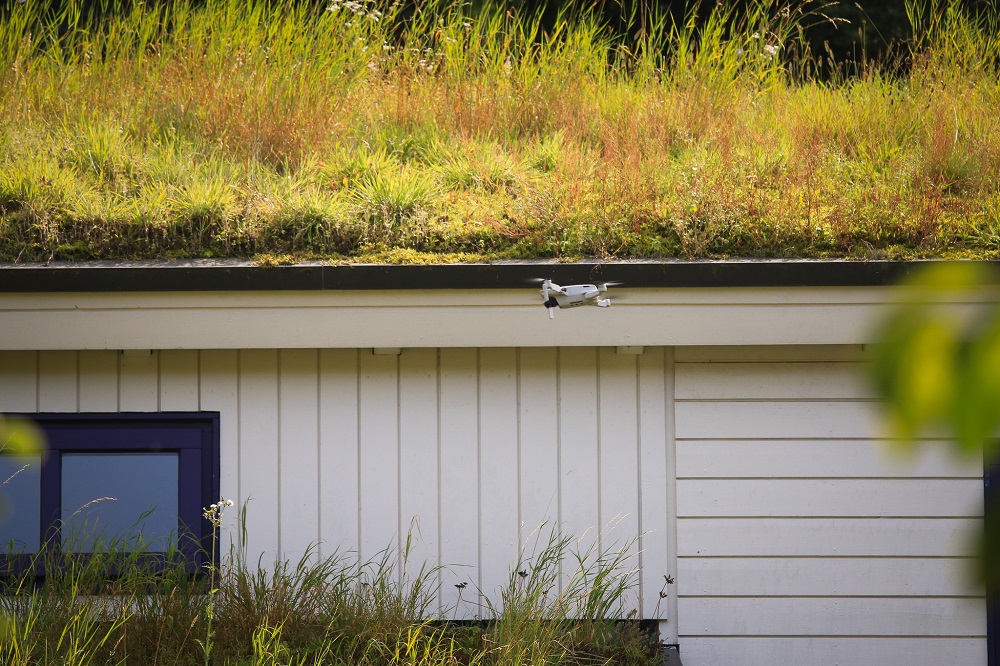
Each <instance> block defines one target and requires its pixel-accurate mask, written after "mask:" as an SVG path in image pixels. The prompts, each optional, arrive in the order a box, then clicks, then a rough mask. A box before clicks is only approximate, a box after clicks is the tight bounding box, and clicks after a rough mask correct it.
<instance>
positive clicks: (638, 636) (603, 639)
mask: <svg viewBox="0 0 1000 666" xmlns="http://www.w3.org/2000/svg"><path fill="white" fill-rule="evenodd" d="M221 511H222V509H219V508H212V509H211V510H206V518H207V519H209V520H213V524H215V520H216V519H218V520H219V521H220V522H221ZM243 516H244V524H245V513H244V514H243ZM217 527H218V525H217ZM543 541H544V540H543ZM572 545H573V543H572V540H571V539H569V538H566V537H562V536H560V535H558V534H555V533H553V534H552V535H551V538H550V539H549V540H548V543H547V544H545V543H543V544H542V547H541V549H540V551H539V552H537V553H534V554H532V556H530V557H527V556H526V557H525V558H524V559H522V560H521V561H519V562H518V563H517V565H516V566H515V567H513V568H512V570H511V574H510V582H509V584H508V585H507V586H506V587H505V588H504V589H502V590H501V591H500V597H499V599H496V600H495V601H491V600H490V599H489V598H487V597H486V596H484V597H482V601H481V603H482V608H483V609H484V612H483V613H482V614H481V616H482V617H484V618H486V617H488V618H491V619H490V620H489V621H483V622H477V623H456V622H450V621H449V620H451V619H452V618H453V617H454V614H455V611H448V612H445V613H443V615H442V616H441V617H438V618H437V619H428V618H434V617H435V613H436V612H438V611H437V609H438V599H439V595H440V597H441V599H442V600H443V603H444V604H446V605H447V606H451V607H457V606H458V605H459V604H460V603H461V602H462V599H463V597H462V596H461V595H462V593H463V590H462V589H457V590H455V589H452V590H443V589H441V587H440V584H439V581H440V578H439V575H438V574H439V573H440V569H438V568H434V567H427V566H423V567H421V568H420V570H419V571H417V572H416V573H412V572H410V571H409V569H408V562H407V559H408V558H407V552H408V548H409V546H408V545H407V547H405V548H404V551H403V552H402V553H398V552H395V551H393V550H390V549H387V550H384V551H383V552H381V553H379V554H377V555H376V556H375V557H374V558H372V559H370V560H368V561H359V560H358V558H357V557H356V555H354V554H351V553H340V554H334V555H332V556H329V557H325V558H321V557H319V556H318V555H317V553H316V552H315V551H314V550H311V551H309V552H307V553H305V554H304V555H303V556H302V558H301V559H300V560H298V561H297V562H279V563H278V564H276V565H275V566H274V567H273V568H267V569H265V568H263V567H261V566H260V565H259V564H254V563H251V562H247V561H246V559H245V558H244V557H242V556H241V555H240V554H239V553H241V552H242V550H241V549H239V548H236V549H234V550H233V551H232V552H233V553H234V554H233V555H232V556H231V557H230V558H229V559H228V560H227V561H225V562H224V563H223V565H222V566H221V567H219V568H217V569H216V568H212V567H209V573H208V574H206V575H204V576H199V577H192V576H191V575H190V570H189V568H188V567H186V566H184V565H183V563H182V562H180V561H178V560H177V559H176V558H174V557H172V556H170V555H169V554H168V555H167V556H166V557H162V556H161V557H159V558H158V559H157V560H150V559H149V557H148V556H145V557H144V556H142V555H140V554H137V553H136V552H135V549H134V544H125V543H111V544H109V545H108V546H106V547H105V548H103V549H102V550H101V551H100V552H97V553H95V554H93V555H86V556H83V555H73V554H64V555H62V556H59V555H57V554H53V553H50V554H48V555H43V556H39V557H38V558H36V561H35V564H36V565H40V564H44V567H45V570H46V571H47V573H48V575H47V577H46V578H45V580H44V582H43V583H37V582H36V581H35V578H34V576H33V575H31V572H30V570H29V572H27V573H22V574H20V575H8V576H7V577H5V578H2V579H0V619H3V620H5V622H4V623H3V624H0V630H2V631H0V636H2V639H3V640H0V660H2V661H3V663H4V664H10V665H12V666H28V665H29V664H30V665H35V664H38V665H43V666H44V665H48V664H53V665H55V664H59V665H61V666H65V665H67V664H68V665H74V666H77V665H78V666H84V665H86V664H141V665H142V666H147V665H154V666H158V665H160V664H163V665H168V664H169V665H172V666H189V665H194V664H205V665H206V666H207V665H209V664H231V665H233V666H238V665H247V666H249V665H251V664H252V665H255V666H278V665H279V664H280V665H282V666H289V665H295V666H307V665H317V666H318V665H330V666H465V665H479V666H517V665H519V664H523V665H525V666H527V665H531V666H558V665H566V666H583V665H585V664H586V665H591V664H592V665H595V666H596V665H600V664H609V663H614V664H619V665H621V666H655V665H656V664H658V663H659V657H658V654H659V653H658V641H657V639H656V637H655V636H653V635H650V634H649V633H648V632H646V631H644V630H643V629H641V628H640V627H639V625H638V623H637V622H634V621H630V620H628V619H627V618H625V617H623V613H624V610H623V602H624V600H625V599H626V598H627V597H629V596H630V595H632V592H633V588H634V586H635V583H636V571H635V570H634V569H633V568H630V566H631V564H632V558H633V557H634V555H635V552H636V549H635V543H634V542H633V543H628V544H626V545H625V546H624V547H623V548H622V549H621V550H607V551H602V552H596V551H590V552H583V553H580V552H576V551H574V550H573V549H572V548H571V546H572ZM165 562H166V564H164V563H165ZM154 565H156V566H154ZM462 587H464V585H463V586H462ZM464 592H465V597H464V599H465V602H466V604H467V605H470V606H471V605H475V602H476V601H478V599H477V592H476V591H475V590H474V589H472V588H470V589H468V590H464ZM449 595H450V599H449ZM470 597H471V599H472V601H470ZM570 618H572V619H570ZM11 620H12V621H11Z"/></svg>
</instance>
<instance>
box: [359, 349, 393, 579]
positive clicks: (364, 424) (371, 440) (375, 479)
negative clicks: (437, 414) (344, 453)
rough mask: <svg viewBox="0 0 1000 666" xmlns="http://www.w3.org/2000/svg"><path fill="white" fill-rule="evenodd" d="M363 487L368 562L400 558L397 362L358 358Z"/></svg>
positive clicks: (364, 354) (366, 353) (363, 546)
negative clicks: (389, 555)
mask: <svg viewBox="0 0 1000 666" xmlns="http://www.w3.org/2000/svg"><path fill="white" fill-rule="evenodd" d="M358 361H359V362H358V432H359V440H358V441H359V449H358V482H359V484H360V485H359V488H360V493H359V501H360V507H361V525H360V527H361V534H360V539H361V543H360V545H359V552H360V556H361V560H362V561H367V560H371V559H372V558H375V557H376V556H377V555H378V554H379V553H383V552H385V551H386V549H389V550H390V552H391V553H392V554H393V555H395V554H397V553H398V552H399V546H400V533H401V530H402V529H403V526H402V524H401V520H400V515H399V373H398V362H399V359H398V357H397V356H376V355H375V354H373V353H372V352H371V351H370V350H362V351H361V352H360V353H359V355H358Z"/></svg>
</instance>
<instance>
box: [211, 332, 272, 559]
mask: <svg viewBox="0 0 1000 666" xmlns="http://www.w3.org/2000/svg"><path fill="white" fill-rule="evenodd" d="M220 427H221V424H220ZM238 427H239V438H240V458H239V461H238V469H239V477H240V496H239V498H238V499H237V504H242V503H243V502H247V503H248V506H247V512H248V520H249V522H248V533H247V535H246V543H247V553H246V555H247V558H248V560H247V561H250V562H252V561H254V559H255V558H256V556H257V555H258V554H265V553H266V554H267V556H268V557H269V558H271V559H272V560H273V559H274V557H275V556H276V555H277V554H278V553H279V552H280V551H281V535H280V533H279V524H278V521H279V506H280V501H281V497H280V495H279V494H278V474H279V471H280V468H279V464H280V457H279V455H278V446H279V440H278V352H277V351H275V350H273V349H250V350H247V349H244V350H241V351H240V352H239V423H238ZM228 464H231V463H228V462H227V461H224V460H222V461H220V465H221V466H223V467H225V466H226V465H228Z"/></svg>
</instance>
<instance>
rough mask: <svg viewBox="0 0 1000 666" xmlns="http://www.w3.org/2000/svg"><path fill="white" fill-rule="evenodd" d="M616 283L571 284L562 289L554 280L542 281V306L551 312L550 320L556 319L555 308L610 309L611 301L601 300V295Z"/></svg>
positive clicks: (607, 299)
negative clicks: (589, 306)
mask: <svg viewBox="0 0 1000 666" xmlns="http://www.w3.org/2000/svg"><path fill="white" fill-rule="evenodd" d="M614 284H617V283H614V282H598V283H597V284H571V285H568V286H566V287H560V286H559V285H557V284H556V283H555V282H553V281H552V280H542V290H541V292H539V293H540V294H541V295H542V305H544V306H545V308H546V309H547V310H548V311H549V319H553V318H555V308H564V309H565V308H576V307H579V306H581V305H595V306H597V307H599V308H610V307H611V299H610V298H607V297H605V298H601V294H603V293H605V292H606V291H607V290H608V287H609V286H613V285H614Z"/></svg>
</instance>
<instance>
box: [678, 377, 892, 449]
mask: <svg viewBox="0 0 1000 666" xmlns="http://www.w3.org/2000/svg"><path fill="white" fill-rule="evenodd" d="M817 381H822V379H821V378H820V377H817ZM676 418H677V439H679V440H680V439H814V438H819V439H878V438H880V437H882V436H884V435H885V434H886V432H887V430H886V426H885V424H884V423H883V422H882V419H881V416H880V414H879V410H878V405H877V404H875V403H872V402H828V401H821V400H811V401H798V400H794V401H789V402H786V401H778V400H771V401H760V402H746V401H740V402H736V401H706V402H694V401H690V402H678V403H677V404H676Z"/></svg>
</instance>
